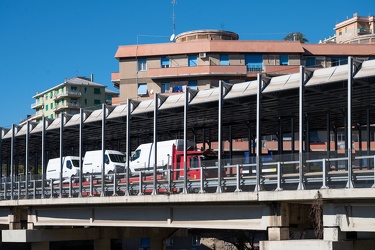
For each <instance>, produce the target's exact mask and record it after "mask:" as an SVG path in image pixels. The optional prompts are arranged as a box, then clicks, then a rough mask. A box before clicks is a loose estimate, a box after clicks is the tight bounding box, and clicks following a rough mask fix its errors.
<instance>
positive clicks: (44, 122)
mask: <svg viewBox="0 0 375 250" xmlns="http://www.w3.org/2000/svg"><path fill="white" fill-rule="evenodd" d="M45 143H46V118H45V117H44V116H43V118H42V162H41V164H42V199H43V198H44V183H45V179H46V170H45V160H46V156H45V147H46V145H45ZM51 196H52V193H51Z"/></svg>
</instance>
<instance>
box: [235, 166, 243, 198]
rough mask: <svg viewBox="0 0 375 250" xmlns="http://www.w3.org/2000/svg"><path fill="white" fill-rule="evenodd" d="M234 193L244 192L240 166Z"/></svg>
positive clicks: (237, 170)
mask: <svg viewBox="0 0 375 250" xmlns="http://www.w3.org/2000/svg"><path fill="white" fill-rule="evenodd" d="M234 192H242V190H241V173H240V165H239V164H237V165H236V190H234Z"/></svg>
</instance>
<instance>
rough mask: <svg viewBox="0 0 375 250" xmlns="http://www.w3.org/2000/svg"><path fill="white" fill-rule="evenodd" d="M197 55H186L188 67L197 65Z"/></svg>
mask: <svg viewBox="0 0 375 250" xmlns="http://www.w3.org/2000/svg"><path fill="white" fill-rule="evenodd" d="M197 65H198V64H197V56H196V55H192V56H188V66H189V67H193V66H197Z"/></svg>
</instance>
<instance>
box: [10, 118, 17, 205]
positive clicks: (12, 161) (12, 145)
mask: <svg viewBox="0 0 375 250" xmlns="http://www.w3.org/2000/svg"><path fill="white" fill-rule="evenodd" d="M15 130H16V125H14V124H12V139H11V141H10V144H11V146H10V199H11V200H13V199H14V195H13V188H14V186H13V182H14V177H13V165H14V143H15V138H14V137H15V136H16V131H15Z"/></svg>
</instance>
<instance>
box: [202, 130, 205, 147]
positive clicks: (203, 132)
mask: <svg viewBox="0 0 375 250" xmlns="http://www.w3.org/2000/svg"><path fill="white" fill-rule="evenodd" d="M202 141H203V151H205V150H206V130H205V129H204V128H203V129H202Z"/></svg>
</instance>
